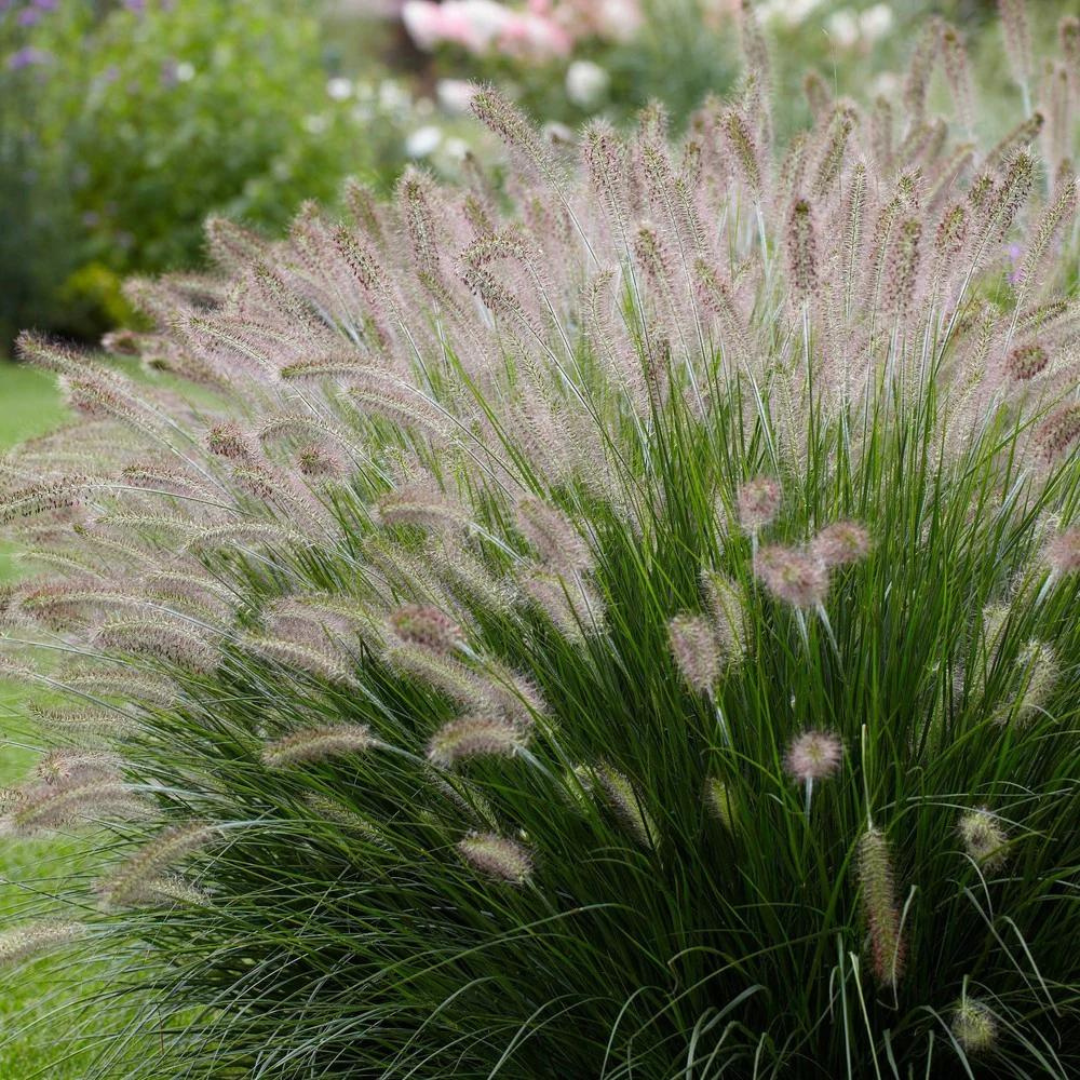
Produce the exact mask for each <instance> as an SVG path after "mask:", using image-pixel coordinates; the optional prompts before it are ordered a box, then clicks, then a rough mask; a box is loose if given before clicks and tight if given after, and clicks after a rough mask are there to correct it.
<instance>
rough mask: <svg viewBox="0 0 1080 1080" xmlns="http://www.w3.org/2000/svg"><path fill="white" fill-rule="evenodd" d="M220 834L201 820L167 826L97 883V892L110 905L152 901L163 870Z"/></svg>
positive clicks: (122, 905) (214, 827)
mask: <svg viewBox="0 0 1080 1080" xmlns="http://www.w3.org/2000/svg"><path fill="white" fill-rule="evenodd" d="M220 836H221V831H220V829H218V828H217V827H216V826H214V825H207V824H205V823H204V822H201V821H196V822H189V823H188V824H185V825H174V826H171V827H170V828H167V829H165V830H163V831H162V832H161V833H160V834H159V835H158V836H156V837H155V838H154V839H153V840H151V841H149V842H148V843H147V844H145V845H143V846H142V847H141V848H140V849H139V850H138V851H137V852H135V854H134V855H132V856H130V857H129V858H128V859H126V860H125V861H124V862H123V863H121V864H120V866H118V867H117V868H116V869H115V870H114V871H113V872H112V873H111V874H110V875H109V877H108V878H106V879H105V880H103V881H101V882H99V883H98V885H97V892H98V895H99V896H100V897H101V899H102V902H103V903H104V904H105V905H106V906H107V907H110V908H118V907H125V906H128V905H133V904H139V903H143V902H146V901H147V900H151V901H152V900H154V899H156V898H157V896H158V894H159V892H160V888H159V886H160V884H161V882H162V881H164V880H166V878H165V871H167V870H169V869H171V868H172V867H174V866H176V865H177V863H179V862H181V861H182V860H184V859H185V858H187V856H189V855H191V854H193V853H194V852H196V851H200V850H202V849H203V848H205V847H206V846H207V845H208V844H210V843H212V842H213V841H214V840H217V839H219V838H220Z"/></svg>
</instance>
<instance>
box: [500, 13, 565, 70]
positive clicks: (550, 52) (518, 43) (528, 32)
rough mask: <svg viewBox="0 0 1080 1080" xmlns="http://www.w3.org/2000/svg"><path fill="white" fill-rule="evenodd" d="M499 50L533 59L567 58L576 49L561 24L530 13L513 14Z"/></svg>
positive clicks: (504, 28) (506, 25)
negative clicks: (572, 49) (573, 48)
mask: <svg viewBox="0 0 1080 1080" xmlns="http://www.w3.org/2000/svg"><path fill="white" fill-rule="evenodd" d="M498 44H499V49H500V51H502V52H504V53H507V54H510V55H516V56H522V57H526V58H528V59H531V60H547V59H551V58H553V57H558V56H567V55H568V54H569V53H570V50H571V48H572V47H573V41H572V40H571V38H570V35H569V34H568V33H567V32H566V31H565V30H564V29H563V28H562V27H561V26H559V24H558V23H555V22H553V21H552V20H551V19H549V18H547V17H545V16H542V15H533V14H530V13H528V12H525V13H515V14H513V15H511V16H510V17H509V18H508V19H507V20H506V23H505V25H504V27H503V30H502V33H501V34H500V35H499V42H498Z"/></svg>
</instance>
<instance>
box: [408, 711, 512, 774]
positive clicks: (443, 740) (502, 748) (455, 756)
mask: <svg viewBox="0 0 1080 1080" xmlns="http://www.w3.org/2000/svg"><path fill="white" fill-rule="evenodd" d="M526 739H527V733H526V732H524V731H523V730H522V729H521V728H520V727H519V726H517V725H514V724H511V723H509V722H508V721H507V720H503V719H501V718H499V717H495V716H463V717H460V718H459V719H457V720H451V721H450V722H449V723H447V724H444V725H443V726H442V727H441V728H439V730H438V731H437V732H436V733H435V734H434V735H433V736H432V738H431V742H430V743H428V758H429V759H430V760H431V761H433V762H434V763H435V764H437V765H442V766H445V767H447V768H450V767H453V766H454V765H457V764H458V763H459V762H462V761H468V760H470V759H472V758H478V757H513V756H514V754H516V753H517V752H518V751H519V750H521V749H523V748H524V746H525V742H526Z"/></svg>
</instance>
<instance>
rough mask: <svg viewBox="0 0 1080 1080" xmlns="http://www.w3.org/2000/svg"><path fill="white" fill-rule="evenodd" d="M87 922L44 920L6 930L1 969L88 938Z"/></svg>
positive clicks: (0, 942) (0, 950)
mask: <svg viewBox="0 0 1080 1080" xmlns="http://www.w3.org/2000/svg"><path fill="white" fill-rule="evenodd" d="M88 933H89V928H88V927H87V926H86V924H85V923H80V922H73V921H70V920H60V919H57V920H55V921H54V920H45V921H42V922H38V923H29V924H27V925H25V926H17V927H14V928H13V929H11V930H5V931H4V932H3V933H2V934H0V966H7V965H9V964H18V963H20V962H21V961H23V960H30V959H33V958H34V957H35V956H39V955H40V954H42V953H46V952H49V951H51V950H53V949H59V948H62V947H63V946H65V945H70V944H72V943H74V942H77V941H80V940H81V939H83V938H85V937H86V936H87V934H88Z"/></svg>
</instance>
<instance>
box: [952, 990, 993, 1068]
mask: <svg viewBox="0 0 1080 1080" xmlns="http://www.w3.org/2000/svg"><path fill="white" fill-rule="evenodd" d="M952 1033H953V1035H954V1036H955V1038H956V1041H957V1042H958V1043H959V1044H960V1045H961V1047H963V1049H964V1053H966V1054H984V1053H986V1052H987V1051H989V1050H992V1049H993V1048H994V1046H995V1045H996V1044H997V1037H998V1022H997V1018H996V1017H995V1016H994V1013H993V1011H992V1010H991V1008H990V1006H989V1005H987V1004H986V1003H985V1002H983V1001H979V1000H977V999H975V998H969V997H965V998H964V999H963V1000H962V1001H960V1002H958V1003H957V1005H956V1008H955V1009H954V1010H953V1018H952Z"/></svg>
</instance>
